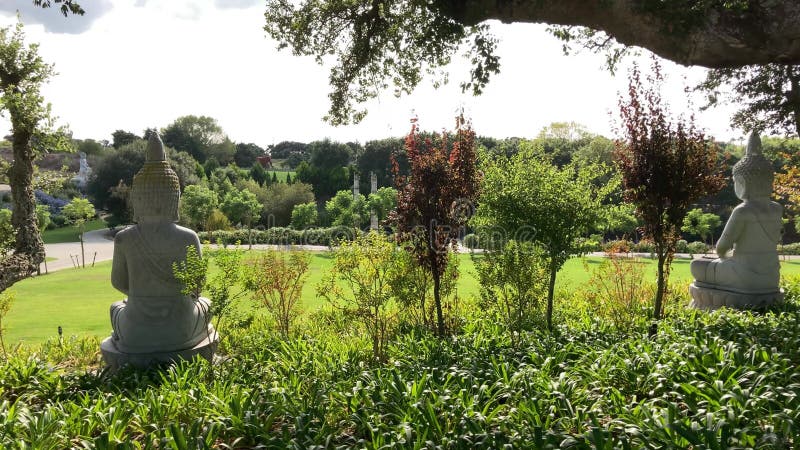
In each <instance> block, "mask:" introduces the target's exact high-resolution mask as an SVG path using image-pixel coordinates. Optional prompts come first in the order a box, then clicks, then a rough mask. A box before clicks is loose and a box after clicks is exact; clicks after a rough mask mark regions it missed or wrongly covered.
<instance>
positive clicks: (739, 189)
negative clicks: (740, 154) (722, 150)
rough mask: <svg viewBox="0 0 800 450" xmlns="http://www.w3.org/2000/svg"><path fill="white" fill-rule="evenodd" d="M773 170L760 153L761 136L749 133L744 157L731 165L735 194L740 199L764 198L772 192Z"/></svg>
mask: <svg viewBox="0 0 800 450" xmlns="http://www.w3.org/2000/svg"><path fill="white" fill-rule="evenodd" d="M774 178H775V171H774V170H773V169H772V164H771V163H770V162H769V160H767V158H765V157H764V155H763V154H761V138H759V137H758V134H757V133H756V132H753V133H751V134H750V140H749V141H748V142H747V149H746V150H745V153H744V158H742V159H741V160H739V162H738V163H736V165H734V166H733V183H734V190H735V192H736V196H737V197H739V198H740V199H741V200H755V199H766V198H769V196H770V195H771V194H772V182H773V180H774Z"/></svg>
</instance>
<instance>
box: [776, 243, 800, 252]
mask: <svg viewBox="0 0 800 450" xmlns="http://www.w3.org/2000/svg"><path fill="white" fill-rule="evenodd" d="M778 254H780V255H800V242H794V243H791V244H783V245H779V246H778Z"/></svg>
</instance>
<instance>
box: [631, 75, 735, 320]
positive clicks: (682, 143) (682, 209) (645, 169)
mask: <svg viewBox="0 0 800 450" xmlns="http://www.w3.org/2000/svg"><path fill="white" fill-rule="evenodd" d="M662 82H663V77H662V75H661V71H660V67H659V65H658V63H655V62H654V63H653V71H652V74H651V75H648V76H647V78H646V79H645V80H644V81H643V80H642V79H641V74H640V72H639V70H638V69H637V68H634V70H633V71H632V72H631V75H630V82H629V87H628V98H627V99H625V98H621V99H620V114H621V117H622V125H623V127H624V128H623V132H624V140H623V141H620V142H619V143H618V147H617V151H616V158H617V163H618V165H619V169H620V172H621V173H622V182H623V187H624V189H625V198H626V200H627V201H629V202H630V203H632V204H634V205H635V206H636V215H637V216H638V217H639V218H640V219H641V220H642V222H643V223H644V225H643V227H642V229H643V231H644V235H645V236H646V237H648V238H650V239H651V240H652V241H653V245H654V246H655V253H656V255H657V257H658V262H657V273H658V281H657V286H656V296H655V301H654V306H653V322H652V325H651V328H650V334H651V335H654V334H655V333H656V331H657V329H658V321H659V320H661V315H662V310H663V307H662V306H663V299H664V292H665V291H666V288H667V282H668V279H669V270H670V266H671V264H672V257H673V256H674V254H675V246H676V244H677V242H678V239H679V238H680V227H681V225H682V224H683V219H684V217H686V213H687V211H688V209H689V207H690V206H691V205H692V204H693V203H695V202H696V201H697V199H699V198H702V197H704V196H707V195H710V194H713V193H715V192H717V191H719V190H720V188H721V187H722V185H723V183H724V180H723V178H722V176H721V175H720V174H719V167H718V165H717V151H716V147H715V146H714V144H713V142H712V141H711V140H709V139H707V138H706V137H705V136H704V135H703V133H701V132H700V131H698V130H697V129H696V128H695V127H694V124H693V123H692V122H691V121H689V122H688V123H685V122H684V121H682V120H678V121H674V122H673V121H672V119H671V118H670V117H669V112H668V111H667V109H666V107H665V106H664V103H663V101H662V100H661V94H660V92H659V89H660V87H661V83H662Z"/></svg>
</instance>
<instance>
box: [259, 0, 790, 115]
mask: <svg viewBox="0 0 800 450" xmlns="http://www.w3.org/2000/svg"><path fill="white" fill-rule="evenodd" d="M265 17H266V25H265V27H264V28H265V30H266V32H267V34H269V35H270V36H271V37H272V38H273V39H275V40H276V41H277V42H278V48H286V47H288V48H290V49H291V51H292V52H293V54H295V55H304V56H313V57H315V58H316V60H317V62H319V63H322V62H323V61H326V60H327V57H329V56H330V55H332V56H333V57H334V58H335V63H334V64H333V67H332V68H331V70H330V74H329V84H330V87H331V92H330V93H329V94H328V97H329V99H330V110H329V111H328V114H327V116H326V119H327V120H328V121H330V122H331V123H333V124H343V123H348V122H358V121H360V120H361V119H363V117H364V116H365V114H366V109H361V108H359V107H358V106H357V105H358V104H361V103H364V102H365V101H367V100H369V99H372V98H375V97H376V96H377V95H378V93H380V92H381V91H384V90H387V89H391V90H392V91H394V93H395V95H401V94H405V93H409V92H411V91H412V90H413V89H414V88H415V87H416V86H417V85H418V84H419V83H420V81H421V80H422V78H423V76H424V75H426V74H428V75H434V84H438V83H441V82H443V81H444V80H445V77H444V76H443V74H442V72H443V71H442V70H441V69H442V68H443V67H445V66H446V65H447V64H449V63H450V61H451V60H452V57H453V56H454V55H455V54H456V52H457V51H458V49H459V48H466V49H467V50H466V52H465V55H466V56H467V58H468V59H469V67H470V69H469V74H468V78H467V80H466V81H464V82H462V83H461V87H462V90H464V91H470V92H472V93H474V94H479V93H480V92H481V91H482V90H483V88H484V87H485V85H486V84H487V83H488V81H489V78H490V77H491V75H493V74H496V73H497V72H498V71H499V68H500V61H499V57H498V54H497V40H496V39H495V38H494V37H493V36H492V35H491V33H490V32H489V27H488V26H487V25H486V24H485V21H487V20H491V19H498V20H501V21H503V22H535V23H541V22H546V23H550V24H553V25H557V26H556V27H554V28H551V30H552V31H553V33H554V34H555V35H556V37H558V38H560V39H562V40H563V41H564V47H565V49H569V48H571V47H572V46H573V44H576V43H577V44H578V45H579V46H581V47H588V48H590V49H592V50H595V51H602V52H607V55H608V57H607V62H608V64H609V66H610V67H613V66H614V65H615V64H616V62H618V61H619V59H620V57H621V56H622V55H623V54H624V53H625V50H626V47H628V46H639V47H644V48H647V49H649V50H651V51H653V52H654V53H656V54H658V55H659V56H661V57H664V58H668V59H671V60H673V61H676V62H679V63H682V64H689V65H691V64H700V65H704V66H706V67H717V68H723V67H740V66H743V65H747V64H765V63H771V62H773V63H794V64H797V63H800V47H797V46H796V43H795V41H794V36H796V35H797V34H798V32H800V25H798V24H799V23H800V20H798V18H800V5H797V4H796V3H795V2H788V1H775V2H749V1H745V0H699V1H688V0H680V1H662V0H639V1H624V2H622V1H618V2H609V1H607V0H526V1H517V2H512V3H509V2H462V1H450V0H430V1H424V2H423V1H416V0H411V1H391V0H352V1H345V0H324V1H320V0H305V1H302V2H294V1H290V0H269V1H268V2H267V9H266V13H265ZM558 25H561V26H558Z"/></svg>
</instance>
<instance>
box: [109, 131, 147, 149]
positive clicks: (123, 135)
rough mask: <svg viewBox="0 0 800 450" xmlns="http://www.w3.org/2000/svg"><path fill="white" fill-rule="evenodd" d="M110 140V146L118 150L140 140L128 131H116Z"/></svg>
mask: <svg viewBox="0 0 800 450" xmlns="http://www.w3.org/2000/svg"><path fill="white" fill-rule="evenodd" d="M111 139H112V144H111V146H112V147H114V148H116V149H119V148H122V147H124V146H126V145H128V144H131V143H133V142H135V141H137V140H139V139H141V138H140V137H139V136H138V135H137V134H136V133H131V132H130V131H125V130H117V131H115V132H113V133H111Z"/></svg>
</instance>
